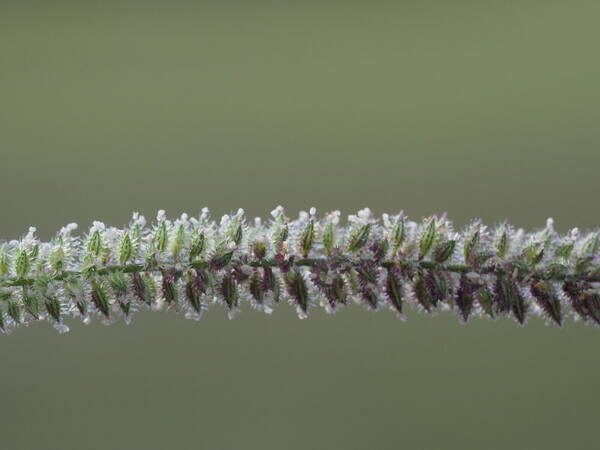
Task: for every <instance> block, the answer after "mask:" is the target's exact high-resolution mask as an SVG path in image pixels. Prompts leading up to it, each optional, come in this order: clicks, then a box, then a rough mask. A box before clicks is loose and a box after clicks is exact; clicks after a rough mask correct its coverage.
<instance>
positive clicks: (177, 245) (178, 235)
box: [171, 225, 185, 260]
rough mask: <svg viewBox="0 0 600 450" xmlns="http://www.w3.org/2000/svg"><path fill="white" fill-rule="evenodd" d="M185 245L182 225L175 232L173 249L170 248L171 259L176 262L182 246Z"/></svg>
mask: <svg viewBox="0 0 600 450" xmlns="http://www.w3.org/2000/svg"><path fill="white" fill-rule="evenodd" d="M184 243H185V229H184V228H183V225H179V227H177V231H176V232H175V239H173V247H172V249H171V250H172V255H173V259H175V260H177V258H178V257H179V253H180V252H181V250H182V249H183V245H184Z"/></svg>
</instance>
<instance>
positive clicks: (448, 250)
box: [433, 240, 456, 264]
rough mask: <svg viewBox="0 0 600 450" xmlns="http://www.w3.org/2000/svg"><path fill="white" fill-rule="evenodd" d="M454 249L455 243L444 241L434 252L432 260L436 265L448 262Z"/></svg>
mask: <svg viewBox="0 0 600 450" xmlns="http://www.w3.org/2000/svg"><path fill="white" fill-rule="evenodd" d="M455 247H456V241H454V240H451V241H446V242H444V243H442V244H440V245H438V246H437V247H436V248H435V250H434V252H433V253H434V256H433V259H434V260H435V262H437V263H440V264H441V263H444V262H446V261H448V260H449V259H450V258H451V257H452V255H453V254H454V249H455Z"/></svg>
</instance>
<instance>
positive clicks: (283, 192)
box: [0, 0, 600, 450]
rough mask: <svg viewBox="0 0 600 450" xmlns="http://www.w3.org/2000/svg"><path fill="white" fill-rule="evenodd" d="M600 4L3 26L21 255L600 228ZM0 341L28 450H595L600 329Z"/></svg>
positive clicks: (211, 331)
mask: <svg viewBox="0 0 600 450" xmlns="http://www.w3.org/2000/svg"><path fill="white" fill-rule="evenodd" d="M598 17H600V3H599V2H598V1H596V0H593V1H577V0H574V1H568V2H567V1H550V0H546V1H528V0H520V1H492V2H476V1H466V0H465V1H441V0H438V1H423V2H418V1H409V0H406V1H402V2H379V1H375V2H350V1H348V2H342V1H335V2H327V1H325V2H275V1H273V2H234V1H220V2H217V1H215V2H194V3H190V4H184V3H179V2H150V1H147V2H108V1H107V2H72V3H66V2H41V1H40V2H33V1H25V0H24V1H19V2H17V1H14V2H12V1H8V0H3V1H2V3H0V195H1V197H0V207H1V211H2V215H1V221H0V236H1V237H2V238H5V239H12V238H16V237H18V236H20V235H21V234H23V233H24V232H25V231H26V230H27V227H28V226H29V225H36V226H37V227H38V230H39V234H40V236H41V237H42V238H48V237H49V236H50V235H51V234H52V233H54V232H55V231H56V229H57V228H58V227H59V226H61V225H63V224H65V223H67V222H70V221H76V222H78V223H80V224H81V226H82V227H83V228H86V227H87V226H88V225H89V224H90V223H91V221H92V220H94V219H100V220H104V221H106V222H108V223H111V224H115V225H121V224H123V223H124V222H126V221H127V220H128V219H129V217H130V213H131V212H132V211H134V210H139V211H141V212H142V213H145V214H147V215H148V216H153V215H154V213H155V211H156V210H157V209H159V208H165V209H167V211H168V213H170V214H171V215H179V214H180V213H181V212H183V211H187V212H189V213H196V212H197V211H199V209H200V208H201V207H203V206H209V207H210V208H211V209H212V211H213V212H214V213H215V214H217V215H220V214H223V213H226V212H229V211H230V210H235V209H237V208H238V207H240V206H243V207H244V208H245V209H246V211H247V212H248V213H249V214H250V215H251V216H252V215H263V216H264V215H266V214H268V212H269V211H270V210H271V209H272V208H273V207H274V206H276V205H277V204H280V203H281V204H284V205H285V206H286V207H287V209H288V211H289V212H290V213H294V214H295V213H296V212H297V210H299V209H306V208H308V207H310V206H313V205H314V206H316V207H317V208H318V209H319V210H320V211H321V212H324V211H326V210H332V209H341V210H342V211H343V213H344V214H347V213H351V212H353V211H356V210H357V209H359V208H361V207H364V206H370V207H371V208H372V209H373V210H374V211H375V212H376V213H381V212H384V211H388V212H396V211H398V210H400V209H404V210H405V211H406V213H407V214H408V215H409V216H411V217H413V218H420V217H421V216H424V215H428V214H432V213H440V212H444V211H447V212H448V213H449V215H450V216H451V217H452V218H454V219H455V221H456V223H457V224H458V225H459V226H462V225H464V224H465V223H466V222H467V221H468V220H469V219H471V218H474V217H481V218H482V219H484V220H485V221H486V222H488V223H490V224H492V223H496V222H498V221H501V220H503V219H509V220H510V221H511V222H512V223H514V224H516V225H518V226H523V227H527V228H532V227H536V226H540V225H542V224H543V223H544V221H545V219H546V217H548V216H553V217H554V218H555V219H556V221H557V224H558V227H559V228H560V229H561V230H563V231H564V230H566V229H568V228H569V227H573V226H579V227H581V228H583V229H586V228H591V227H596V226H598V225H599V222H600V220H599V214H598V188H599V187H600V181H599V179H598V168H599V164H600V151H599V143H600V126H598V124H599V123H600V85H599V79H600V58H598V54H599V51H600V28H599V27H598ZM70 325H71V326H72V332H71V333H70V334H67V335H58V334H57V333H56V332H55V331H54V330H53V329H52V328H51V327H50V326H49V325H48V324H38V325H35V326H31V327H30V328H29V329H21V330H18V331H17V332H15V333H14V334H13V335H11V336H10V337H2V338H0V355H1V369H0V383H1V386H2V388H1V392H2V396H1V400H0V447H1V448H6V449H34V448H44V449H145V450H148V449H165V448H173V449H188V448H189V449H191V448H194V449H195V448H207V449H357V450H358V449H370V448H372V449H397V448H411V449H429V448H474V449H475V448H476V449H481V448H485V449H506V448H513V449H521V448H545V449H564V448H569V449H590V448H594V447H595V445H594V443H595V442H596V441H597V432H596V431H595V429H596V426H597V423H598V412H599V408H598V404H599V401H598V400H599V395H598V392H597V383H598V377H599V375H600V360H599V358H598V342H599V340H598V330H597V329H593V328H591V327H585V326H583V325H581V324H579V323H572V322H569V323H568V324H567V325H566V327H565V328H564V329H556V328H552V327H547V326H545V325H544V324H543V322H542V321H541V320H538V319H534V320H531V321H530V323H529V324H528V325H527V326H526V327H524V328H521V327H518V326H517V325H515V324H514V323H513V322H511V321H499V322H490V321H487V320H483V319H478V320H473V322H472V323H471V324H470V325H469V326H461V325H460V324H459V323H458V320H457V319H456V318H455V317H454V316H452V315H451V314H448V313H440V314H439V315H438V316H437V317H435V318H429V317H423V316H419V315H416V314H409V317H408V320H407V321H406V322H400V321H398V320H397V319H396V318H395V316H394V315H393V314H392V313H390V312H380V313H376V314H373V313H370V312H367V311H365V310H363V309H362V308H360V307H352V308H349V309H347V310H345V311H342V312H341V313H339V314H337V315H336V316H333V317H330V316H326V315H325V314H324V313H322V312H320V311H314V312H313V314H312V316H311V317H310V319H309V320H306V321H299V320H298V319H297V318H296V317H295V315H294V313H293V312H292V311H291V308H287V307H282V308H279V309H278V310H277V311H276V313H275V314H274V316H272V317H268V316H263V315H261V314H259V313H256V312H252V311H249V310H247V309H246V310H245V311H244V312H243V313H242V314H241V315H240V316H239V317H238V319H237V320H234V321H228V320H227V318H226V314H225V312H224V311H222V310H212V311H210V312H209V314H208V315H207V316H206V317H205V319H203V320H202V321H201V322H199V323H196V322H191V321H186V320H184V319H183V318H182V317H180V316H176V315H174V314H172V313H140V314H138V315H137V316H136V317H135V318H134V322H133V324H132V325H130V326H125V325H123V324H118V325H113V326H111V327H104V326H102V325H100V324H92V325H90V326H84V325H81V324H78V323H76V322H71V323H70Z"/></svg>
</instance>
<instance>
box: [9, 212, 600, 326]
mask: <svg viewBox="0 0 600 450" xmlns="http://www.w3.org/2000/svg"><path fill="white" fill-rule="evenodd" d="M76 229H77V225H76V224H69V225H67V226H66V227H63V228H62V229H61V230H60V231H59V232H58V233H57V234H56V236H55V237H54V238H52V239H51V240H50V241H49V242H40V241H39V240H38V239H37V238H36V236H35V233H36V229H35V228H30V229H29V231H28V233H27V234H26V235H25V236H24V237H23V238H22V239H20V240H15V241H10V242H5V243H2V244H0V330H1V331H3V332H9V331H10V330H12V329H14V328H17V327H20V326H24V325H28V324H30V323H32V322H36V321H40V320H46V321H49V322H50V323H52V324H53V325H54V327H55V328H56V329H57V330H58V331H60V332H65V331H68V326H67V325H66V323H65V320H66V319H68V318H70V317H76V318H80V319H81V320H83V321H84V322H85V323H89V321H90V320H92V319H93V318H98V319H99V320H102V321H103V322H104V323H107V324H110V323H112V322H114V321H116V320H125V321H126V322H127V323H129V321H130V320H131V317H132V315H133V314H134V313H135V312H136V311H138V310H141V309H151V310H159V309H162V308H169V309H173V310H176V311H178V312H181V313H183V315H184V316H185V317H186V318H190V319H195V320H198V319H200V317H201V316H202V314H203V312H204V311H205V310H206V309H208V308H209V307H211V306H215V305H222V306H223V307H224V308H225V310H226V311H227V312H228V314H229V316H230V317H233V315H234V314H235V313H236V312H237V311H238V310H239V308H240V305H241V304H242V303H244V302H245V303H247V304H249V305H251V306H252V308H254V309H257V310H261V311H263V312H266V313H269V314H270V313H271V312H272V311H273V308H274V306H275V305H276V304H278V303H281V302H288V303H290V304H291V305H293V306H294V307H295V308H296V310H297V312H298V315H299V317H300V318H306V317H308V315H309V314H310V310H311V309H312V308H314V307H317V306H320V307H323V308H324V309H325V310H326V311H327V312H329V313H334V312H336V311H339V310H340V309H342V308H344V307H346V306H348V305H349V304H350V303H358V304H361V305H365V306H366V307H367V308H369V309H372V310H380V309H384V308H387V309H390V310H392V311H394V312H395V313H396V314H397V315H398V316H399V317H402V315H403V313H404V311H405V308H406V306H407V305H412V306H413V307H415V308H417V309H419V310H421V311H423V312H425V313H432V312H434V311H436V310H451V311H454V312H455V313H456V314H457V316H458V318H459V319H460V320H461V321H462V322H465V323H466V322H468V321H469V320H470V318H471V317H473V316H486V317H489V318H497V317H501V316H509V317H512V318H513V319H514V320H516V321H517V322H518V323H519V324H525V323H526V321H527V319H528V318H529V317H531V316H541V317H543V318H544V319H545V320H546V321H547V322H548V323H552V324H555V325H557V326H562V325H563V323H564V320H565V318H567V317H572V318H574V319H576V320H581V321H583V322H584V323H586V324H593V325H600V255H599V237H600V235H599V233H598V231H595V232H590V233H587V234H582V233H580V232H579V230H577V229H574V230H571V231H570V232H569V233H567V234H565V235H561V234H559V233H557V232H556V231H555V229H554V224H553V221H552V220H551V219H549V220H548V221H547V223H546V226H545V227H544V228H542V229H540V230H536V231H533V232H525V231H524V230H521V229H515V228H513V227H511V226H510V225H509V224H506V223H503V224H500V225H499V226H497V227H495V228H493V229H491V228H488V227H486V226H484V225H483V224H482V223H481V222H480V221H474V222H472V223H471V224H469V225H468V226H467V227H465V228H464V229H463V230H459V231H455V230H454V228H453V224H452V222H451V221H449V220H448V219H447V218H446V216H441V217H437V216H433V217H429V218H425V219H424V220H423V221H421V222H414V221H411V220H409V219H408V218H407V217H406V216H404V214H402V213H400V214H397V215H394V216H391V215H388V214H383V215H382V217H381V218H377V217H374V216H373V214H372V212H371V211H370V210H369V209H363V210H361V211H359V212H358V213H357V214H356V215H350V216H349V217H348V221H347V224H346V225H343V224H340V213H339V211H334V212H331V213H328V214H325V215H324V217H322V218H318V217H317V214H316V210H315V209H314V208H311V209H310V211H308V212H305V211H302V212H300V214H299V216H298V218H297V219H290V218H288V217H287V216H286V214H285V211H284V209H283V208H282V207H280V206H279V207H277V208H276V209H275V210H273V211H272V212H271V219H270V220H269V221H268V222H263V220H262V219H260V218H256V219H254V220H253V221H252V223H251V224H249V223H248V222H247V220H246V218H245V216H244V211H243V210H242V209H240V210H239V211H237V212H236V213H235V214H231V215H225V216H223V217H222V218H221V220H220V221H218V222H217V221H214V220H212V219H211V218H210V212H209V211H208V209H206V208H204V209H203V210H202V211H201V213H200V215H199V216H198V217H190V216H188V215H187V214H183V215H181V216H180V217H179V218H178V219H176V220H170V219H169V218H168V217H167V215H166V213H165V212H164V211H162V210H161V211H159V213H158V215H157V217H156V220H155V221H154V222H153V223H149V224H148V223H147V221H146V219H145V218H144V217H143V216H141V215H139V214H138V213H135V214H133V217H132V219H131V221H130V223H129V224H127V225H126V226H125V227H123V228H115V227H109V226H106V225H105V224H103V223H102V222H93V224H92V226H91V227H90V228H89V230H88V231H87V233H84V234H83V235H81V236H77V235H75V230H76Z"/></svg>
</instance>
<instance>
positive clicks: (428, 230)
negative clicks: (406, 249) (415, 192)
mask: <svg viewBox="0 0 600 450" xmlns="http://www.w3.org/2000/svg"><path fill="white" fill-rule="evenodd" d="M435 237H436V222H435V219H433V218H432V219H430V220H429V223H428V224H427V226H426V227H425V228H424V230H423V232H422V233H421V238H420V239H419V259H423V258H425V257H426V256H427V254H428V253H429V251H430V250H431V247H432V246H433V243H434V242H435Z"/></svg>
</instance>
